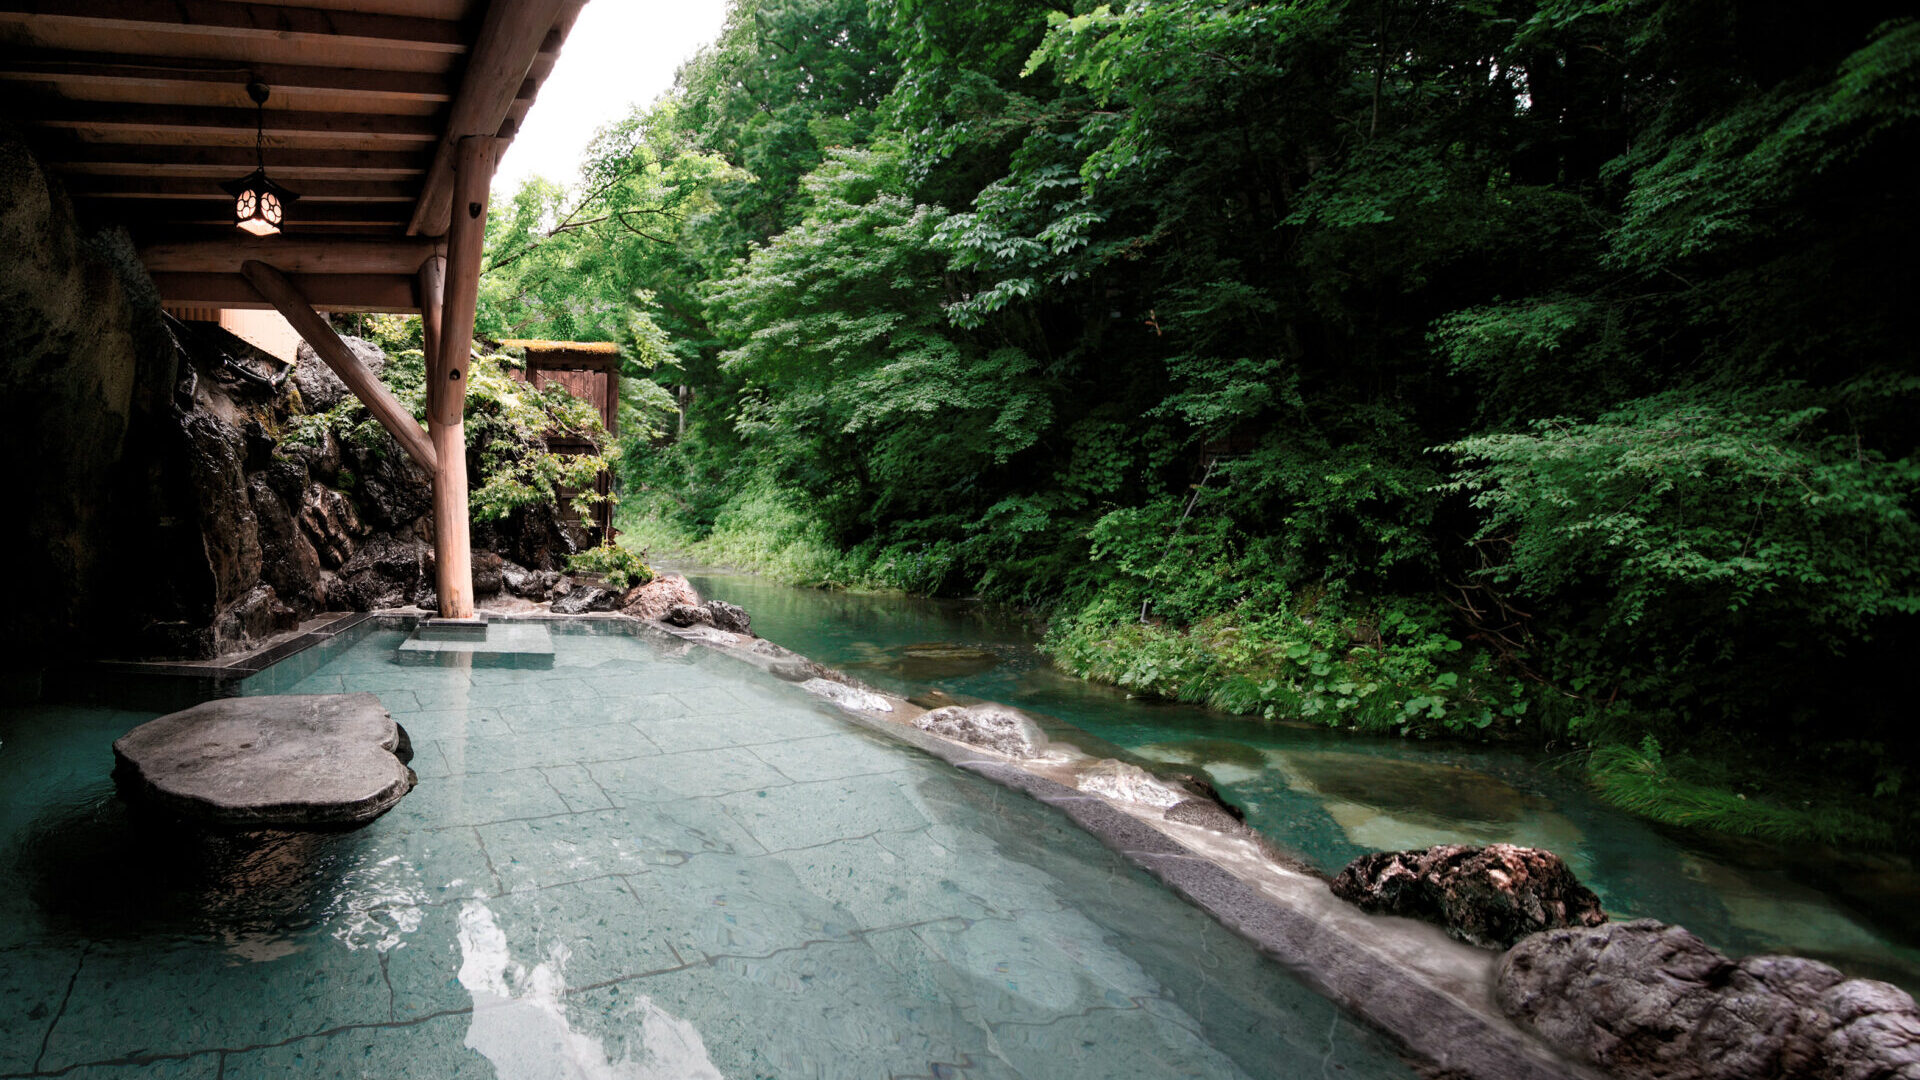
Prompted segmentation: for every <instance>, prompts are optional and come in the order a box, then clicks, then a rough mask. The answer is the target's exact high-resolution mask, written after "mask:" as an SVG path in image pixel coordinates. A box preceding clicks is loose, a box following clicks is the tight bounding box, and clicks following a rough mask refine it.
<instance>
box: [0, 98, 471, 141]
mask: <svg viewBox="0 0 1920 1080" xmlns="http://www.w3.org/2000/svg"><path fill="white" fill-rule="evenodd" d="M15 112H16V114H17V115H18V116H19V117H20V118H21V119H23V120H25V121H27V122H28V123H31V124H33V125H35V126H38V127H47V128H64V129H72V130H76V131H88V132H96V133H100V134H113V133H126V132H138V133H145V134H148V135H149V137H151V135H152V134H153V133H160V132H164V133H165V135H166V138H167V140H168V141H179V142H192V141H194V138H195V137H198V138H200V139H203V140H207V141H214V142H219V141H221V140H225V141H226V142H229V143H231V142H233V141H234V140H240V141H239V143H238V144H236V145H245V146H252V145H253V143H254V138H255V134H256V132H255V120H256V119H258V120H259V121H260V122H261V123H262V124H263V125H264V126H263V132H264V134H265V135H266V137H267V138H268V139H299V138H313V137H316V136H325V137H328V138H329V139H331V138H335V137H347V138H351V139H353V140H354V141H355V142H357V143H364V144H370V145H389V144H393V145H399V146H410V145H418V144H422V143H431V142H433V141H434V140H435V138H437V137H438V135H439V128H438V127H437V126H436V125H435V123H434V121H433V118H432V117H428V116H396V115H392V114H389V113H343V112H297V111H294V110H292V109H266V110H264V111H263V112H262V113H261V114H259V115H258V117H256V114H255V112H254V110H252V109H219V108H204V107H186V106H179V105H130V104H124V103H121V102H109V101H100V102H94V101H63V100H52V99H50V100H44V101H38V102H34V101H22V102H18V103H17V104H16V105H15Z"/></svg>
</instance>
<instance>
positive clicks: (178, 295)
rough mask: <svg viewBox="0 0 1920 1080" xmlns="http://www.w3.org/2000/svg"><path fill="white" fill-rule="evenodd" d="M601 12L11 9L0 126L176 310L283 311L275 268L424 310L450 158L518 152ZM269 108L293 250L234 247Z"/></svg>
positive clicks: (335, 295)
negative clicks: (231, 186)
mask: <svg viewBox="0 0 1920 1080" xmlns="http://www.w3.org/2000/svg"><path fill="white" fill-rule="evenodd" d="M584 3H585V0H294V2H286V3H282V2H274V0H245V2H239V0H0V114H4V115H5V116H6V117H7V118H8V119H10V120H11V121H13V122H14V123H16V124H18V125H19V126H21V127H22V128H23V129H24V130H25V131H26V132H27V134H28V136H29V138H30V139H31V141H32V142H33V143H34V145H35V147H36V151H37V152H38V153H39V155H40V157H41V160H42V161H43V162H44V163H45V164H46V165H47V167H48V168H49V169H51V170H52V171H53V172H55V173H57V174H58V175H60V176H61V178H62V179H63V180H64V182H65V184H66V186H67V189H68V191H69V192H70V193H71V194H72V195H73V198H74V202H75V206H76V208H77V209H78V211H79V212H80V214H81V215H82V217H83V218H85V219H89V220H92V221H96V222H117V223H120V224H124V225H125V226H126V227H127V228H128V229H129V230H130V231H131V232H132V233H133V235H134V238H135V240H136V242H138V243H139V244H140V245H141V249H142V258H143V260H145V261H146V263H147V265H148V268H149V270H151V271H152V272H153V273H154V276H155V281H156V283H157V284H158V285H159V286H160V289H161V294H162V296H163V297H164V298H165V299H166V300H167V301H168V302H169V303H176V304H187V303H192V304H201V305H208V306H227V307H253V306H266V305H265V304H264V302H263V301H261V300H260V299H259V297H258V296H257V294H254V293H253V292H252V290H251V289H250V288H249V287H248V286H247V285H246V284H245V282H244V281H243V280H242V279H241V278H240V277H239V274H238V272H237V271H238V268H239V264H240V263H241V262H242V261H244V260H245V259H248V258H258V259H261V260H263V261H268V262H271V263H273V264H274V265H275V266H278V267H279V268H280V269H282V270H284V271H287V272H288V273H291V274H293V275H295V279H296V280H297V281H299V282H300V284H301V285H302V287H303V289H304V291H306V292H307V294H308V295H309V296H310V297H311V298H312V300H313V301H314V303H315V304H316V306H320V307H331V308H336V309H364V310H396V311H405V310H414V309H415V304H414V300H413V294H412V279H413V274H414V271H415V269H416V268H418V266H419V265H420V263H421V261H422V260H423V259H424V258H426V257H427V256H428V255H430V254H432V253H433V251H434V250H435V245H436V242H437V239H438V238H440V237H442V236H444V235H445V233H446V231H447V224H448V216H449V213H450V208H451V200H452V188H453V148H454V145H455V144H456V143H457V142H458V141H459V140H460V139H461V138H463V137H467V136H473V135H483V136H485V135H492V136H499V137H501V138H502V139H510V138H511V137H512V136H513V134H514V132H515V131H516V130H517V128H518V126H519V124H520V123H521V121H522V120H524V119H525V117H526V114H527V110H528V108H529V107H531V106H532V104H533V100H534V95H535V94H536V93H537V92H538V90H539V88H540V84H541V81H542V80H544V79H545V78H546V76H547V74H548V72H550V71H551V70H552V68H553V64H554V61H555V60H556V59H557V58H558V56H559V53H560V47H561V45H562V44H563V43H564V42H565V40H566V36H567V31H568V30H569V28H570V27H571V26H572V24H573V21H574V18H575V17H576V16H577V15H578V13H579V10H580V8H581V7H582V6H583V5H584ZM254 79H258V80H259V81H261V82H264V83H266V84H267V85H268V87H270V89H271V96H270V97H269V98H268V100H267V103H266V109H265V134H266V164H267V171H268V173H269V174H270V175H271V176H272V177H273V178H274V179H275V180H276V181H279V182H280V183H282V184H284V185H285V186H286V187H288V188H290V189H292V190H293V191H295V192H297V193H299V195H300V199H299V201H297V202H295V203H294V204H293V205H292V206H291V207H290V208H289V211H288V214H287V220H286V225H285V227H284V229H283V232H282V234H281V235H279V236H272V237H265V238H258V239H256V238H251V237H248V236H246V235H244V234H242V233H240V232H239V230H237V229H236V228H234V226H233V223H232V217H231V206H232V200H231V199H230V198H229V197H228V196H227V195H226V193H225V192H223V191H222V190H221V189H220V186H219V184H220V182H221V181H223V180H232V179H235V178H238V177H240V176H243V175H245V174H246V173H248V172H249V171H251V170H252V169H253V166H254V160H255V151H254V129H255V111H254V106H253V102H252V101H250V100H249V99H248V97H247V92H246V86H247V83H248V82H249V81H251V80H254Z"/></svg>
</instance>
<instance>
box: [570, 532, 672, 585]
mask: <svg viewBox="0 0 1920 1080" xmlns="http://www.w3.org/2000/svg"><path fill="white" fill-rule="evenodd" d="M567 569H568V570H571V571H573V572H574V573H586V574H599V575H601V576H603V577H604V578H606V582H607V586H608V587H609V588H613V589H630V588H632V587H633V586H635V585H645V584H646V583H647V582H649V581H652V580H653V568H652V567H650V566H648V565H647V564H646V563H645V562H643V561H641V558H640V556H638V555H636V554H634V553H633V552H632V551H631V550H629V549H628V548H625V547H621V546H620V545H618V544H611V543H608V544H601V545H600V546H599V547H596V548H588V549H587V550H585V551H583V552H581V553H580V554H578V555H574V556H571V557H569V558H568V559H567Z"/></svg>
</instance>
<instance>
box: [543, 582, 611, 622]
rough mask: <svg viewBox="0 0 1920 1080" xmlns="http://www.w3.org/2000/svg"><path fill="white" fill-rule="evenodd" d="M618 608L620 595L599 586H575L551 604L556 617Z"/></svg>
mask: <svg viewBox="0 0 1920 1080" xmlns="http://www.w3.org/2000/svg"><path fill="white" fill-rule="evenodd" d="M619 606H620V594H619V593H617V592H614V591H612V590H611V589H606V588H603V587H601V586H599V585H575V586H574V587H573V588H571V589H569V590H567V594H566V595H565V596H562V597H560V598H559V599H558V600H555V601H554V602H553V613H554V614H556V615H585V614H587V613H588V612H592V611H612V610H614V609H615V608H618V607H619Z"/></svg>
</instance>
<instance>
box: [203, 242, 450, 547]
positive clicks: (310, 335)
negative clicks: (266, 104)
mask: <svg viewBox="0 0 1920 1080" xmlns="http://www.w3.org/2000/svg"><path fill="white" fill-rule="evenodd" d="M240 273H241V275H242V276H243V277H245V278H246V279H247V281H248V283H250V284H251V285H252V286H253V287H254V288H255V289H256V290H258V291H259V293H260V295H261V296H262V297H264V298H266V300H267V301H268V302H269V303H271V304H272V305H273V306H274V308H275V310H277V311H279V312H280V314H281V315H282V316H284V317H285V318H286V320H287V321H288V322H290V323H292V324H293V328H294V329H295V330H296V331H298V332H299V334H300V336H301V337H303V338H305V339H306V342H307V344H309V345H311V346H313V351H314V352H315V353H318V354H319V356H320V359H322V360H324V361H326V364H327V366H328V367H330V368H332V369H333V373H334V374H335V375H338V376H340V381H341V382H343V383H346V384H347V389H349V390H352V391H353V395H354V396H355V397H357V398H359V399H360V401H361V403H362V404H364V405H366V407H367V411H368V412H370V413H372V414H373V417H374V419H376V420H378V421H380V426H381V427H384V428H386V429H387V430H388V431H390V432H392V433H393V437H394V438H395V439H396V440H398V441H399V443H400V445H401V446H402V447H403V448H404V449H405V450H406V451H407V453H408V454H409V455H411V456H412V457H413V460H415V461H417V462H419V463H420V464H421V465H423V466H425V467H426V468H427V469H429V470H437V465H436V459H435V457H434V452H433V445H432V444H431V443H430V442H428V440H427V436H426V433H425V432H423V431H421V430H420V425H419V424H418V423H417V422H416V421H415V420H414V419H413V414H412V413H410V412H408V411H407V409H406V407H405V406H403V405H401V404H400V402H399V401H397V400H395V398H394V396H393V394H392V392H391V391H389V390H388V389H387V386H386V384H385V383H383V382H381V381H380V378H379V376H377V375H375V374H374V373H373V372H371V371H368V370H367V368H366V366H365V365H364V364H362V363H360V358H359V357H357V356H355V355H353V350H351V349H349V348H347V343H346V342H344V341H341V340H340V335H338V334H336V333H334V332H333V327H331V326H328V325H327V320H326V319H324V318H322V317H321V316H320V313H319V312H317V311H315V310H313V305H312V304H310V303H308V302H307V298H306V296H305V295H303V294H302V293H301V292H300V289H299V287H298V286H296V285H295V284H294V283H293V282H292V281H291V280H289V279H288V277H287V275H285V274H283V273H281V272H280V271H278V270H276V269H274V268H273V267H271V266H268V265H267V264H266V263H263V262H259V261H257V260H256V261H249V262H246V263H244V264H242V265H241V267H240ZM464 458H465V455H464V453H463V454H462V461H461V471H462V473H463V474H464V473H465V470H466V462H465V460H464ZM469 576H471V571H469Z"/></svg>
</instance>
